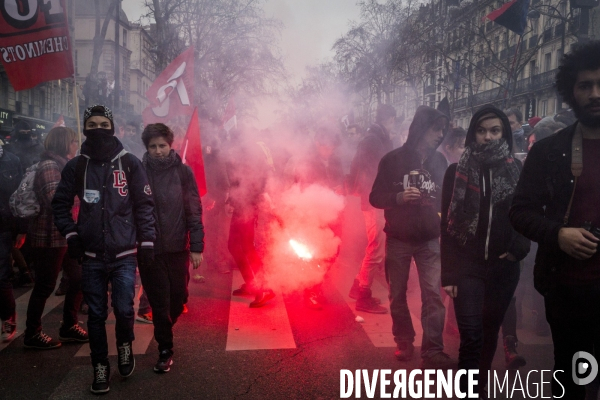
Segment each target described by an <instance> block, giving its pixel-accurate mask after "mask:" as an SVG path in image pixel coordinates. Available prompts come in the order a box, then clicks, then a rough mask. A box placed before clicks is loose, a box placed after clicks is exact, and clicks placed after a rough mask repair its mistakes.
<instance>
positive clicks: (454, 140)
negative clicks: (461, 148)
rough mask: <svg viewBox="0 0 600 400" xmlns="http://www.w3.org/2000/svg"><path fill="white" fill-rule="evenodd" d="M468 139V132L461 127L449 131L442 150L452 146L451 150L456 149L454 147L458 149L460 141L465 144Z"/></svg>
mask: <svg viewBox="0 0 600 400" xmlns="http://www.w3.org/2000/svg"><path fill="white" fill-rule="evenodd" d="M466 137H467V131H465V130H464V129H463V128H461V127H460V126H459V127H456V128H453V129H450V130H449V131H448V133H447V134H446V136H445V137H444V141H443V142H442V148H444V147H446V146H450V147H451V148H454V147H456V145H457V144H458V142H459V141H463V142H464V140H465V138H466Z"/></svg>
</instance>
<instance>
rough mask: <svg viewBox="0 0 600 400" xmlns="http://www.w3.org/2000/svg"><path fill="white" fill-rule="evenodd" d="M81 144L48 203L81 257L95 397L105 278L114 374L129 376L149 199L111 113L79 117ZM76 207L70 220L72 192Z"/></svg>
mask: <svg viewBox="0 0 600 400" xmlns="http://www.w3.org/2000/svg"><path fill="white" fill-rule="evenodd" d="M83 120H84V131H83V134H84V135H85V137H86V140H85V142H83V144H82V146H81V155H80V156H78V157H75V158H73V159H72V160H70V161H69V162H68V163H67V165H66V166H65V168H64V169H63V171H62V174H61V180H60V183H59V185H58V188H57V189H56V194H55V195H54V199H53V200H52V208H53V211H54V223H55V224H56V226H57V228H58V229H59V231H60V232H61V234H62V235H64V236H65V237H66V238H67V244H68V252H69V256H71V257H72V258H75V259H78V260H80V261H82V262H83V266H82V284H81V289H82V291H83V295H84V299H85V302H86V303H87V304H88V305H89V314H88V334H89V339H90V350H91V357H92V365H93V367H94V382H93V383H92V387H91V389H90V390H91V392H92V393H94V394H100V393H106V392H108V391H109V379H110V365H109V363H108V343H107V341H106V327H105V323H106V318H107V316H108V298H107V290H108V282H109V281H110V282H111V284H112V305H113V307H114V313H115V317H116V319H117V323H116V326H115V331H116V337H117V350H118V361H119V364H118V366H119V373H120V374H121V376H123V377H128V376H129V375H131V374H132V372H133V369H134V367H135V360H134V358H133V353H132V341H133V340H134V334H133V324H134V320H135V313H134V310H133V298H134V293H135V268H136V254H137V259H138V262H139V263H146V264H149V263H151V262H152V261H153V259H154V250H153V249H154V243H153V242H154V240H155V231H154V216H153V210H154V202H153V199H152V192H151V190H150V185H149V184H148V178H147V176H146V172H145V169H144V167H143V166H142V163H141V161H140V160H138V159H137V158H136V157H135V156H133V155H132V154H130V153H128V152H127V151H126V150H124V149H123V145H122V144H121V142H120V141H119V139H117V138H116V137H115V136H114V133H115V126H114V123H113V117H112V112H111V111H110V110H109V109H108V108H106V107H104V106H92V107H89V108H88V109H86V110H85V113H84V115H83ZM75 196H77V197H79V199H80V201H81V208H80V211H79V217H78V220H77V223H76V222H75V221H74V220H73V217H72V216H71V208H72V206H73V199H74V197H75Z"/></svg>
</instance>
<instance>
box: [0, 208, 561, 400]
mask: <svg viewBox="0 0 600 400" xmlns="http://www.w3.org/2000/svg"><path fill="white" fill-rule="evenodd" d="M352 201H353V200H352ZM355 211H357V210H355ZM346 213H347V214H346V220H355V219H353V218H348V217H351V216H352V213H351V212H349V211H348V209H347V210H346ZM351 239H352V238H345V240H346V242H345V243H348V242H349V241H350V240H351ZM353 240H354V243H356V246H355V248H353V247H350V248H348V247H344V245H342V246H343V248H342V253H341V256H340V259H339V261H338V263H337V264H336V265H335V266H334V267H333V268H332V269H331V271H330V273H329V274H328V278H327V279H326V282H325V285H324V294H325V298H326V300H327V304H326V306H325V307H324V309H323V310H321V311H313V310H308V309H307V308H305V307H304V306H303V303H302V295H301V293H298V292H297V293H282V292H281V291H279V290H275V291H276V294H277V296H276V297H275V299H274V300H273V301H271V302H270V303H269V304H268V305H267V306H265V307H263V308H259V309H250V308H248V304H249V302H250V301H251V300H252V298H242V297H232V296H231V290H232V288H237V287H238V286H239V284H241V282H242V279H241V275H240V274H239V271H237V270H235V271H233V273H232V274H219V273H217V272H216V271H213V270H210V269H208V270H207V269H206V268H205V267H201V269H200V272H201V273H202V274H203V275H204V277H205V278H206V281H205V282H204V283H195V282H190V299H189V303H188V307H189V313H187V314H184V315H182V317H181V318H180V319H179V321H178V323H177V325H176V326H175V349H174V351H175V355H174V365H173V367H172V369H171V372H169V373H167V374H165V375H157V374H155V373H154V372H153V371H152V367H153V366H154V363H155V362H156V360H157V356H158V351H157V344H156V342H155V341H154V340H153V339H152V325H148V324H143V323H140V322H136V324H135V332H136V341H135V342H134V346H133V348H134V353H135V355H136V369H135V372H134V374H133V375H132V376H131V377H130V378H128V379H123V378H121V377H120V376H119V375H118V373H117V368H116V356H115V355H116V349H115V343H114V316H113V315H111V316H109V321H108V323H107V332H108V337H109V344H110V346H111V356H110V359H111V367H112V371H111V372H112V373H111V375H112V376H111V391H110V393H109V394H108V395H107V396H106V397H111V398H122V399H164V398H177V399H334V398H339V397H340V370H341V369H348V370H352V371H354V370H356V369H366V370H368V371H369V374H371V373H372V371H373V370H375V369H390V370H392V371H394V370H398V369H409V370H410V369H414V368H419V365H420V359H419V357H418V356H415V358H414V359H413V360H412V361H411V362H399V361H397V360H396V359H395V357H394V347H395V345H394V341H393V337H392V335H391V318H390V316H389V314H384V315H375V314H366V313H360V312H359V313H357V312H355V311H354V301H353V300H351V299H350V298H349V297H348V296H347V295H348V289H349V288H350V286H351V284H352V280H353V278H354V275H355V273H356V271H357V270H358V265H359V261H360V253H361V249H360V246H363V242H362V241H363V240H365V238H361V237H357V238H353ZM357 259H358V260H357ZM352 260H355V262H352ZM414 272H415V271H414V270H413V271H412V272H411V277H410V281H409V288H410V289H409V305H410V309H411V313H412V316H413V322H414V323H415V330H416V331H417V338H416V340H415V344H416V345H419V344H420V342H421V336H422V329H421V326H420V323H419V318H420V292H419V289H418V281H417V276H416V274H415V273H414ZM384 285H385V280H384V278H383V276H382V275H380V276H378V277H377V280H376V282H375V285H374V287H373V292H374V296H376V297H379V298H381V299H383V304H384V305H387V304H386V303H387V301H386V289H385V286H384ZM30 290H31V288H27V287H25V288H19V289H18V290H17V291H16V293H15V296H16V297H18V298H17V313H18V316H19V321H18V335H19V336H18V337H17V338H16V339H15V340H13V341H12V342H11V343H10V344H8V346H7V345H6V344H2V345H0V366H1V367H0V368H1V371H2V372H1V373H0V393H2V396H1V397H2V398H7V399H9V398H10V399H80V398H92V397H93V395H92V394H90V393H89V386H90V384H91V381H92V377H93V376H92V368H91V365H90V359H89V350H88V346H87V345H80V344H64V345H63V346H62V347H61V348H59V349H56V350H47V351H35V350H27V349H24V348H23V336H22V335H21V334H22V332H23V328H24V316H25V311H26V307H27V299H28V296H29V294H30ZM62 299H63V298H62V297H56V296H54V295H52V296H51V297H50V299H49V301H48V305H47V306H46V312H47V313H46V315H45V316H44V318H43V326H44V331H45V332H46V333H48V334H49V335H50V336H52V337H55V338H57V337H58V328H59V324H60V319H61V315H62V314H61V307H62ZM526 303H527V301H525V304H526ZM136 307H137V299H136ZM527 314H528V310H527V309H526V308H525V309H524V315H527ZM357 316H360V317H362V318H364V322H362V323H360V322H356V320H355V319H356V317H357ZM80 319H81V320H84V321H85V319H86V318H85V316H81V317H80ZM529 322H530V321H525V323H526V325H525V327H526V328H527V327H529V326H528V325H527V324H529ZM519 339H520V345H519V352H520V354H522V355H523V356H525V358H526V359H527V366H526V367H525V368H523V369H522V371H521V376H522V379H523V382H525V379H526V375H527V371H529V370H542V369H546V370H548V369H551V368H552V344H551V339H550V338H549V337H538V336H536V335H535V334H534V333H532V331H531V330H530V329H524V330H519ZM445 345H446V351H447V352H448V353H449V354H450V355H451V356H452V357H454V358H456V357H457V355H458V337H457V336H453V335H446V336H445ZM501 349H502V347H501V343H499V347H498V351H497V353H496V359H495V363H494V366H495V367H496V368H497V369H498V370H499V372H502V373H504V368H503V366H504V363H503V361H504V360H503V353H502V350H501ZM538 380H539V378H538ZM546 380H547V378H546ZM392 390H393V385H392V389H389V390H388V392H390V393H391V392H392ZM544 394H545V396H548V395H549V390H548V388H546V390H545V393H544ZM361 395H362V398H367V397H366V394H365V391H364V389H363V391H362V393H361ZM379 396H380V394H379V389H378V390H377V391H376V392H375V398H378V397H379ZM352 398H355V397H354V394H353V396H352ZM498 398H506V397H501V396H499V397H498ZM513 398H523V396H522V394H521V392H519V391H517V392H515V395H514V397H513Z"/></svg>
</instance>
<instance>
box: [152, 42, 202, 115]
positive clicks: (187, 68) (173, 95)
mask: <svg viewBox="0 0 600 400" xmlns="http://www.w3.org/2000/svg"><path fill="white" fill-rule="evenodd" d="M146 98H147V99H148V101H149V102H150V105H149V106H148V107H146V109H145V110H144V112H143V113H142V117H143V120H144V125H148V124H154V123H157V122H162V123H167V122H168V121H169V120H170V119H172V118H173V117H180V116H182V115H190V114H192V112H193V111H194V109H193V107H192V104H194V48H193V47H190V48H189V49H187V50H186V51H184V52H183V53H181V54H180V55H178V56H177V58H176V59H174V60H173V61H172V62H171V64H169V65H168V66H167V68H165V70H164V71H163V72H161V74H160V75H159V76H158V77H157V78H156V80H155V81H154V83H153V84H152V86H150V88H149V89H148V91H147V92H146Z"/></svg>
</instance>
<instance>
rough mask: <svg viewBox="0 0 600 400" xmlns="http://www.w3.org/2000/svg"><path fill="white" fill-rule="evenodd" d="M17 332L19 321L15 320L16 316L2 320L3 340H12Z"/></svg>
mask: <svg viewBox="0 0 600 400" xmlns="http://www.w3.org/2000/svg"><path fill="white" fill-rule="evenodd" d="M16 332H17V323H16V322H15V317H11V318H9V319H7V320H6V321H2V341H3V342H8V341H10V340H11V339H12V338H13V337H14V336H15V333H16Z"/></svg>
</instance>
